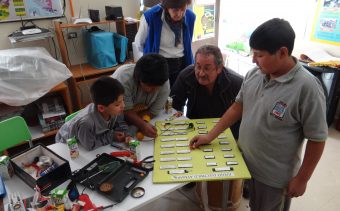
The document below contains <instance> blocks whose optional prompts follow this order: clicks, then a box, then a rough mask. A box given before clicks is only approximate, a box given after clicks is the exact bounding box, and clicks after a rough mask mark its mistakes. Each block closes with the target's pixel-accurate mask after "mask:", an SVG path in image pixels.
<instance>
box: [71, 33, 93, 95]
mask: <svg viewBox="0 0 340 211" xmlns="http://www.w3.org/2000/svg"><path fill="white" fill-rule="evenodd" d="M77 41H78V39H77ZM72 44H73V50H74V52H81V51H77V50H78V49H77V47H76V44H75V42H74V39H72ZM79 68H80V72H81V74H82V76H83V80H84V81H85V85H86V87H87V89H88V90H89V92H90V86H89V84H88V83H87V82H86V77H85V74H84V69H83V65H82V62H80V63H79ZM89 96H90V99H91V101H92V102H93V99H92V96H91V95H89Z"/></svg>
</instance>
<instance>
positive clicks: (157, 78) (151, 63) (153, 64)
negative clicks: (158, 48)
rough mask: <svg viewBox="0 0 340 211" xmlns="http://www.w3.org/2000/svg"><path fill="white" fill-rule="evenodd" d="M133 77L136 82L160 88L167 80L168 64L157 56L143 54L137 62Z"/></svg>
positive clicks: (161, 57)
mask: <svg viewBox="0 0 340 211" xmlns="http://www.w3.org/2000/svg"><path fill="white" fill-rule="evenodd" d="M133 76H134V78H135V80H137V81H138V82H143V83H145V84H147V85H151V86H161V85H163V84H164V83H165V82H166V81H167V80H168V79H169V67H168V62H167V61H166V59H165V58H164V57H163V56H161V55H159V54H154V53H150V54H145V55H143V56H142V57H141V58H140V59H139V60H138V61H137V63H136V66H135V69H134V73H133Z"/></svg>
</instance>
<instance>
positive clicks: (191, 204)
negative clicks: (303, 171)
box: [138, 127, 340, 211]
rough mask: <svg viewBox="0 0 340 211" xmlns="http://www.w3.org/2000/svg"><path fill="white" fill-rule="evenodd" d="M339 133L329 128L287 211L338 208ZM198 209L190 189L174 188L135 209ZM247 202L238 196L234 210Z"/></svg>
mask: <svg viewBox="0 0 340 211" xmlns="http://www.w3.org/2000/svg"><path fill="white" fill-rule="evenodd" d="M339 158H340V132H339V131H336V130H335V129H334V127H331V128H330V129H329V137H328V139H327V143H326V147H325V151H324V153H323V156H322V158H321V160H320V162H319V165H318V166H317V168H316V170H315V172H314V174H313V176H312V178H311V180H310V181H309V183H308V186H307V191H306V193H305V194H304V195H303V196H302V197H299V198H295V199H293V201H292V205H291V209H290V210H291V211H305V210H308V211H320V210H322V211H338V210H340V200H339V196H340V159H339ZM151 210H162V211H174V210H176V211H182V210H183V211H199V210H203V209H201V208H200V207H199V205H198V203H197V201H196V197H195V195H194V193H193V189H192V190H183V189H180V190H177V191H174V192H172V193H170V194H168V195H166V196H164V197H162V198H160V199H158V200H156V201H154V202H152V203H150V204H148V205H146V206H144V207H143V208H141V209H138V211H151ZM248 210H250V209H249V206H248V201H247V200H244V199H242V201H241V205H240V207H239V208H238V209H237V211H248Z"/></svg>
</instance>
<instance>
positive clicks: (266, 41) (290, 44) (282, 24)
mask: <svg viewBox="0 0 340 211" xmlns="http://www.w3.org/2000/svg"><path fill="white" fill-rule="evenodd" d="M294 40H295V32H294V30H293V28H292V26H291V25H290V24H289V22H288V21H286V20H283V19H280V18H273V19H271V20H268V21H266V22H264V23H263V24H261V25H260V26H258V27H257V28H256V29H255V31H254V32H253V33H252V34H251V36H250V39H249V45H250V47H251V48H252V49H256V50H265V51H268V52H269V53H270V54H274V53H275V52H276V51H277V50H279V49H280V48H281V47H286V48H287V49H288V53H289V55H291V54H292V51H293V48H294Z"/></svg>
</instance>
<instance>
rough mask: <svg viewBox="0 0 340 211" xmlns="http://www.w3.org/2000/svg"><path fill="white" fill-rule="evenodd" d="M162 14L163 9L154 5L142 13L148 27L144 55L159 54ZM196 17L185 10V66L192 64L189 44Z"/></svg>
mask: <svg viewBox="0 0 340 211" xmlns="http://www.w3.org/2000/svg"><path fill="white" fill-rule="evenodd" d="M162 13H163V9H162V7H161V6H160V5H156V6H154V7H152V8H150V9H149V10H147V11H146V12H145V13H144V17H145V20H146V22H147V23H148V26H149V32H148V36H147V38H146V41H145V44H144V54H146V53H159V45H160V42H161V32H162V25H163V21H162ZM195 19H196V16H195V14H194V13H193V12H192V11H191V10H189V9H187V10H186V12H185V16H184V22H183V47H184V59H185V66H188V65H190V64H193V63H194V58H193V56H192V50H191V42H192V36H193V33H194V24H195Z"/></svg>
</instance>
